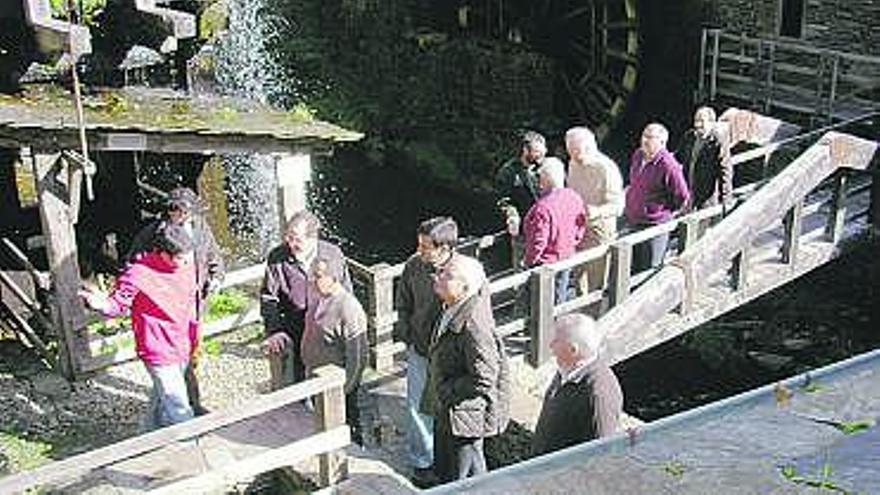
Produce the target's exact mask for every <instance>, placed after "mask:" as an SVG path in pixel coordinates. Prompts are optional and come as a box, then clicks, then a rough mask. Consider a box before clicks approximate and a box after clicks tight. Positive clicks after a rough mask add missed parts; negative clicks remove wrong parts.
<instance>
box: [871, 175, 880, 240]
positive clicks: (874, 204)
mask: <svg viewBox="0 0 880 495" xmlns="http://www.w3.org/2000/svg"><path fill="white" fill-rule="evenodd" d="M869 218H870V220H871V225H873V226H874V229H873V235H874V238H875V239H876V238H880V172H878V171H877V170H873V171H872V172H871V211H870V217H869Z"/></svg>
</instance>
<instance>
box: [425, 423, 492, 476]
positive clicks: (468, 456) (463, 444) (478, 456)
mask: <svg viewBox="0 0 880 495" xmlns="http://www.w3.org/2000/svg"><path fill="white" fill-rule="evenodd" d="M439 416H440V417H438V418H437V420H436V421H435V422H434V473H435V474H436V475H437V477H438V478H439V479H440V481H441V482H443V483H448V482H450V481H454V480H457V479H464V478H467V477H470V476H476V475H478V474H483V473H485V472H486V471H487V469H486V456H485V454H484V453H483V438H482V437H477V438H465V437H457V436H454V435H453V434H452V427H451V425H450V424H449V420H448V419H443V418H445V417H448V416H447V415H446V414H441V415H439Z"/></svg>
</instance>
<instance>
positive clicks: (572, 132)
mask: <svg viewBox="0 0 880 495" xmlns="http://www.w3.org/2000/svg"><path fill="white" fill-rule="evenodd" d="M565 147H566V150H567V151H568V156H569V164H568V184H567V185H568V187H570V188H571V189H574V190H575V191H577V193H578V194H580V196H581V199H583V201H584V207H585V208H586V210H587V232H586V235H585V236H584V240H583V241H582V242H581V245H580V246H579V249H580V250H584V249H588V248H591V247H595V246H598V245H600V244H605V243H609V242H611V241H613V240H614V239H615V238H616V237H617V217H618V216H620V215H621V214H622V213H623V206H624V195H623V178H622V177H621V175H620V169H618V168H617V165H616V164H615V163H614V161H613V160H611V158H608V156H606V155H605V154H604V153H602V152H601V151H599V148H598V146H597V145H596V136H595V135H594V134H593V132H592V131H590V130H589V129H588V128H586V127H572V128H571V129H569V130H568V131H567V132H566V133H565ZM607 278H608V256H607V255H606V256H603V257H602V258H600V259H598V260H595V261H592V262H590V263H589V264H588V265H587V267H586V269H585V270H582V271H581V273H580V274H579V275H578V285H579V286H580V290H581V293H586V292H588V291H591V290H597V289H601V288H603V287H605V284H606V281H607Z"/></svg>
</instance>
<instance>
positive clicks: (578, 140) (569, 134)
mask: <svg viewBox="0 0 880 495" xmlns="http://www.w3.org/2000/svg"><path fill="white" fill-rule="evenodd" d="M565 141H566V143H572V144H573V145H574V147H576V148H578V149H581V150H583V151H586V152H587V153H595V152H596V151H597V150H598V149H599V145H597V144H596V135H595V134H593V131H591V130H590V129H589V128H587V127H584V126H578V127H572V128H571V129H569V130H568V131H566V132H565Z"/></svg>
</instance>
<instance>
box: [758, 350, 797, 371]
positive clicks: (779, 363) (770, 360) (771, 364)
mask: <svg viewBox="0 0 880 495" xmlns="http://www.w3.org/2000/svg"><path fill="white" fill-rule="evenodd" d="M749 357H750V358H752V359H753V360H755V362H757V363H758V364H759V365H761V366H763V367H765V368H769V369H771V370H773V371H780V370H782V369H783V368H785V367H786V366H788V365H789V364H791V363H792V362H793V361H794V358H793V357H791V356H783V355H781V354H774V353H772V352H761V351H749Z"/></svg>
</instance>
